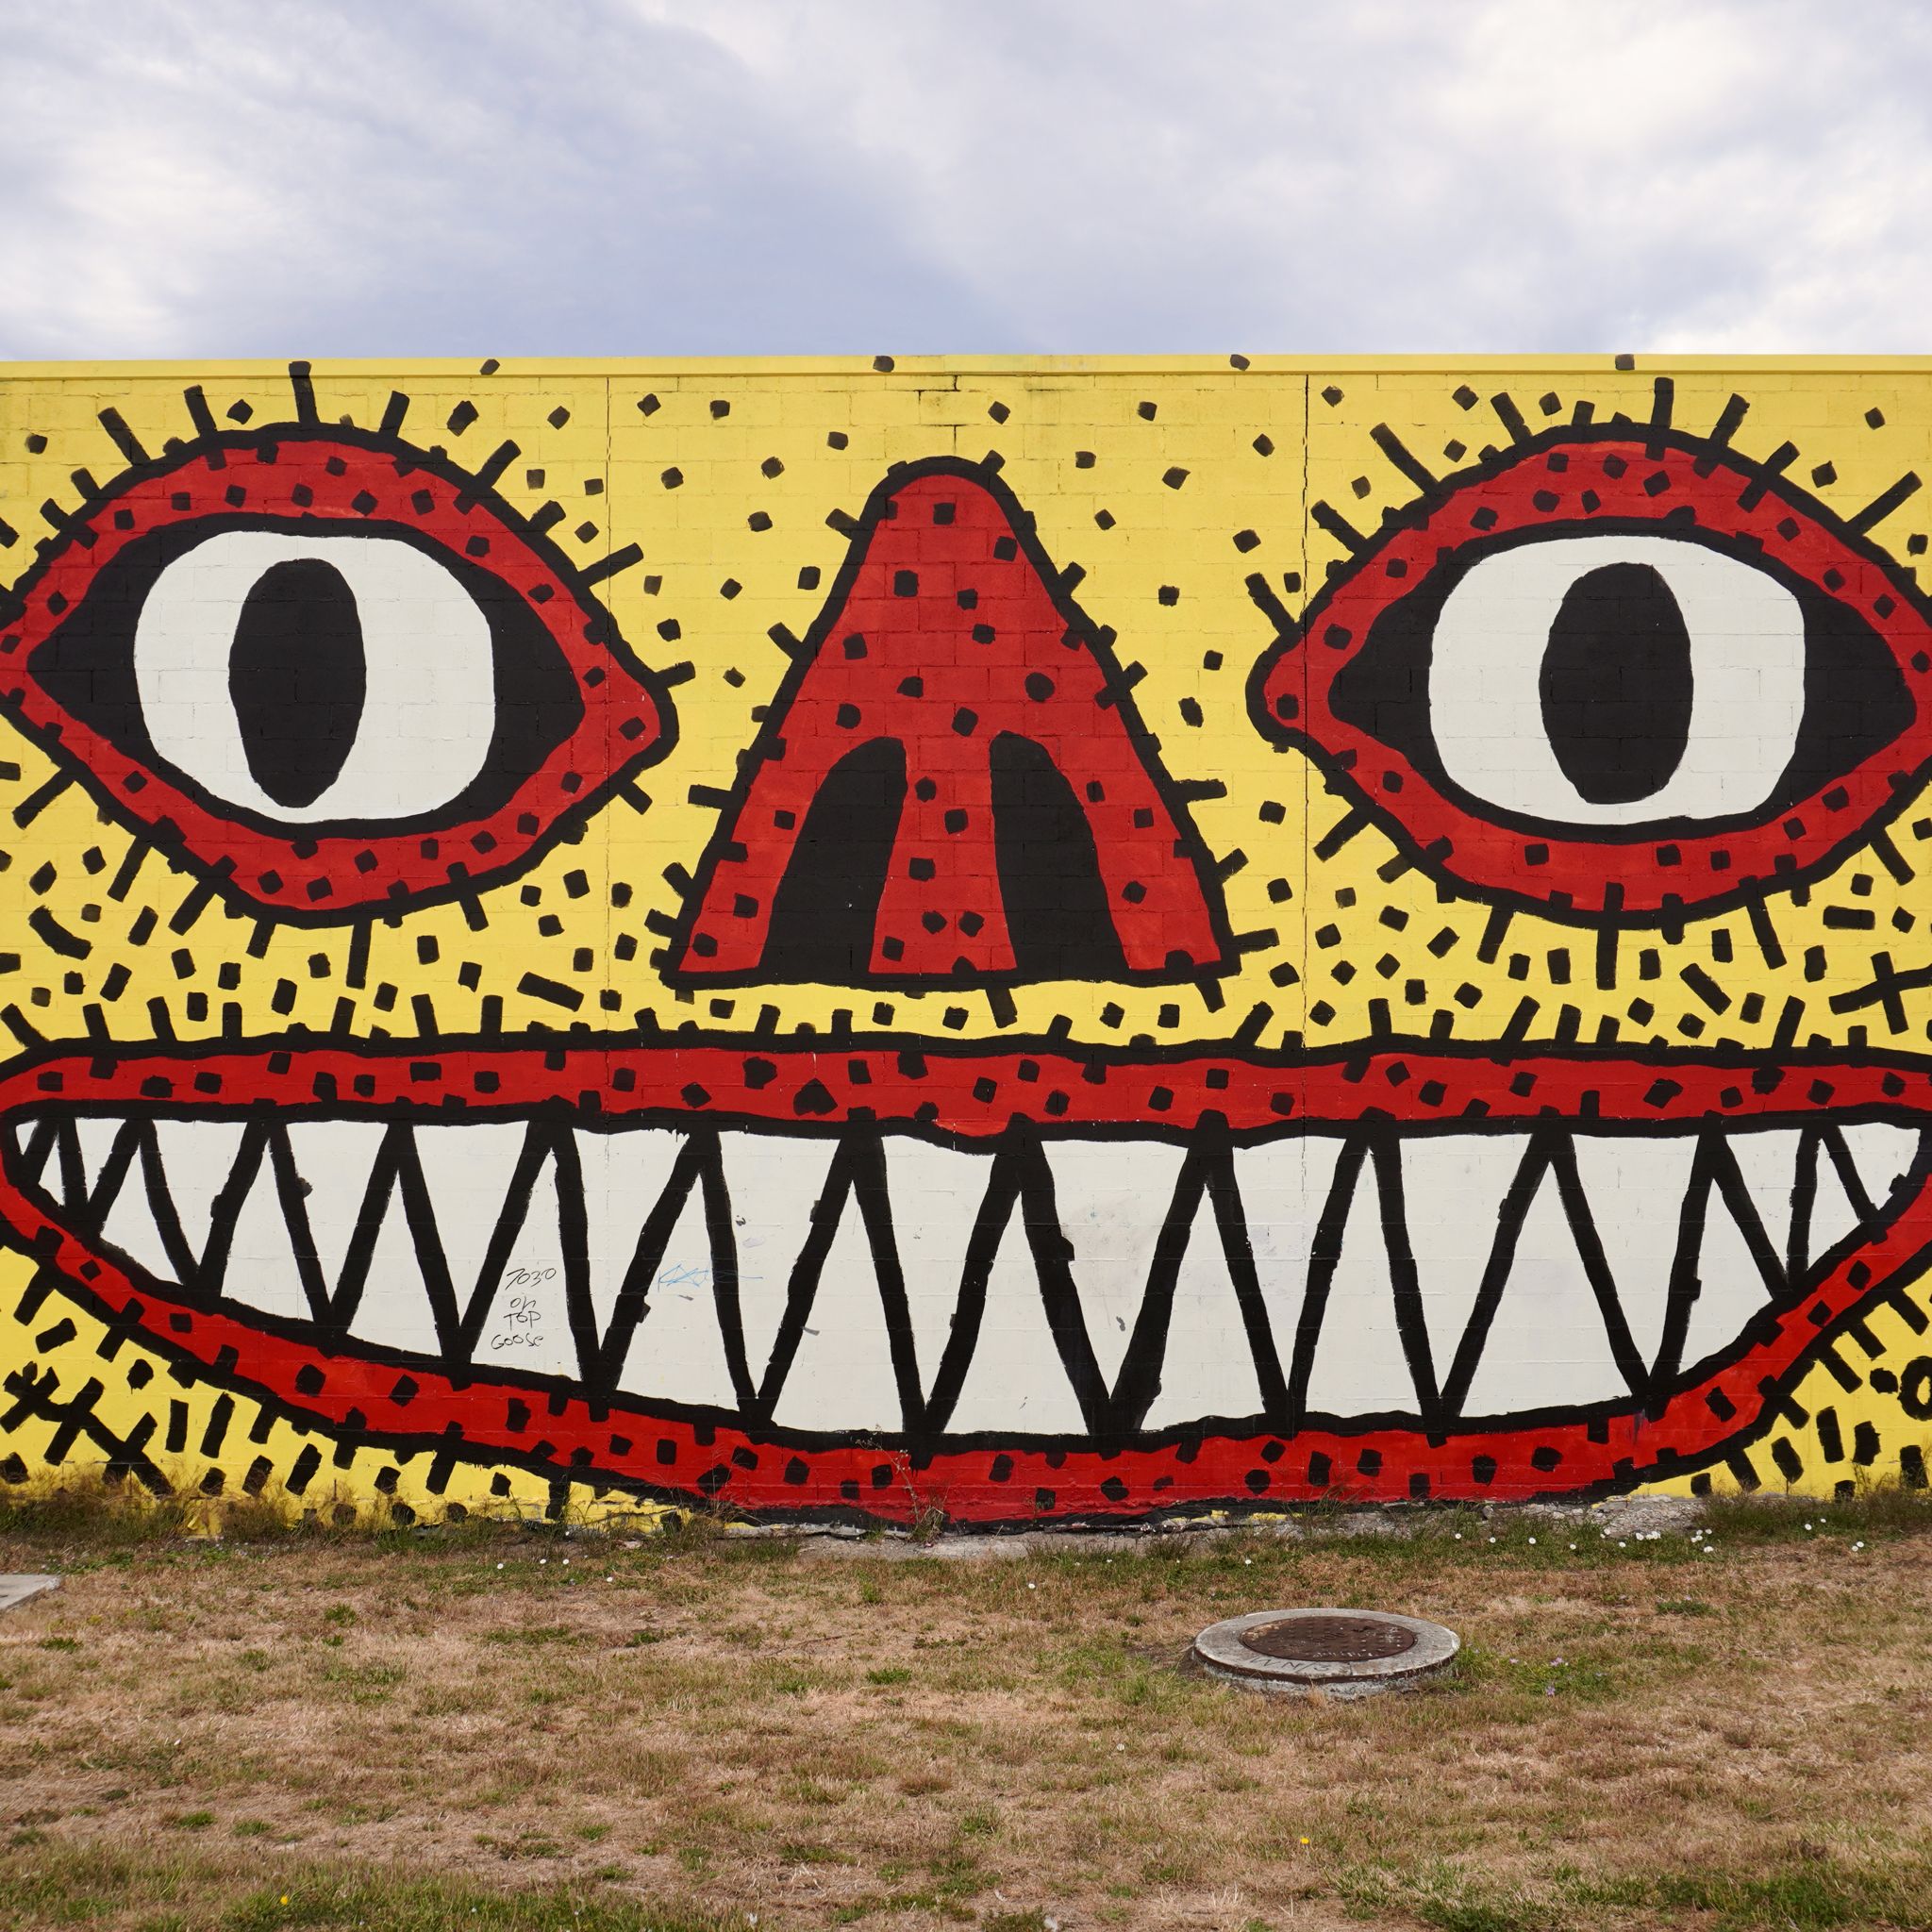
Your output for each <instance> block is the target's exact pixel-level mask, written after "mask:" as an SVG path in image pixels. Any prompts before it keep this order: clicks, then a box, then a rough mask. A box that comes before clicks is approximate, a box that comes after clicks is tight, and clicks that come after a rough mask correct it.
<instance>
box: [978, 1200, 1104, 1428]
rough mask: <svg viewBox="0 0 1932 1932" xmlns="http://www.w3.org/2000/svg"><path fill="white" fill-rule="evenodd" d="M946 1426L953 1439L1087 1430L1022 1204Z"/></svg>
mask: <svg viewBox="0 0 1932 1932" xmlns="http://www.w3.org/2000/svg"><path fill="white" fill-rule="evenodd" d="M945 1428H946V1433H947V1434H948V1435H953V1436H966V1435H973V1434H975V1433H978V1432H980V1431H991V1432H998V1433H1004V1434H1008V1435H1010V1434H1023V1435H1028V1436H1069V1435H1084V1434H1085V1433H1086V1430H1087V1424H1086V1423H1085V1421H1084V1420H1083V1419H1082V1417H1081V1414H1080V1405H1079V1403H1078V1402H1077V1401H1076V1400H1075V1399H1074V1391H1073V1386H1072V1385H1071V1384H1070V1383H1069V1382H1068V1380H1067V1375H1066V1371H1065V1369H1064V1368H1063V1367H1062V1366H1061V1364H1060V1357H1059V1349H1058V1346H1057V1344H1056V1343H1055V1341H1054V1339H1053V1330H1052V1329H1051V1327H1050V1326H1049V1325H1048V1324H1047V1319H1046V1305H1045V1302H1044V1301H1043V1300H1042V1299H1041V1292H1040V1277H1039V1274H1037V1273H1036V1271H1035V1268H1034V1263H1033V1251H1032V1245H1031V1243H1030V1241H1028V1239H1027V1235H1026V1228H1025V1224H1024V1211H1023V1209H1022V1208H1021V1206H1020V1204H1018V1203H1017V1202H1016V1203H1015V1204H1014V1208H1013V1211H1012V1213H1011V1215H1010V1216H1009V1217H1008V1221H1007V1224H1006V1228H1005V1231H1004V1232H1003V1234H1002V1235H1001V1237H1000V1244H999V1248H998V1251H997V1253H996V1254H995V1256H994V1257H993V1264H992V1268H991V1273H990V1274H989V1275H988V1277H987V1284H986V1309H985V1312H984V1313H983V1314H982V1316H981V1317H980V1323H979V1340H978V1342H977V1343H976V1345H975V1346H974V1351H973V1360H972V1363H971V1365H970V1366H969V1367H968V1368H967V1371H966V1379H965V1381H964V1383H963V1385H962V1386H961V1388H960V1390H959V1399H958V1402H957V1403H956V1404H955V1405H954V1407H953V1413H952V1416H951V1418H950V1419H949V1420H948V1421H947V1423H946V1424H945Z"/></svg>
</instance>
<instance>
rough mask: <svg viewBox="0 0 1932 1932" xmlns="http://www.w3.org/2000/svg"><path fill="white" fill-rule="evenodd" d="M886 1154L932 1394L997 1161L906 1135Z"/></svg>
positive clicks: (911, 1310)
mask: <svg viewBox="0 0 1932 1932" xmlns="http://www.w3.org/2000/svg"><path fill="white" fill-rule="evenodd" d="M885 1149H886V1191H887V1193H888V1194H889V1195H890V1196H891V1208H892V1234H893V1240H894V1241H895V1243H896V1244H897V1247H898V1251H899V1272H900V1274H901V1275H902V1276H903V1278H904V1280H905V1283H906V1310H907V1314H908V1317H909V1318H910V1320H911V1324H912V1346H913V1353H914V1355H915V1356H916V1357H918V1361H919V1375H920V1387H921V1389H922V1390H923V1391H924V1392H925V1393H926V1394H928V1395H930V1394H931V1392H932V1383H933V1377H934V1376H935V1375H936V1374H938V1373H939V1366H940V1362H941V1358H942V1357H944V1355H945V1350H946V1343H947V1341H949V1340H950V1339H951V1337H952V1333H953V1323H954V1318H955V1316H956V1315H957V1314H958V1307H959V1282H960V1279H961V1277H962V1275H963V1274H964V1273H965V1268H966V1250H967V1248H968V1246H969V1245H970V1243H971V1242H972V1240H973V1230H974V1226H975V1225H976V1224H977V1223H978V1219H979V1208H980V1204H981V1203H982V1202H983V1201H984V1200H985V1199H986V1191H987V1187H988V1184H989V1183H990V1182H991V1178H992V1156H991V1152H971V1151H963V1152H962V1151H960V1150H958V1149H955V1148H951V1147H935V1146H932V1145H931V1144H929V1143H928V1142H926V1141H913V1140H908V1139H906V1138H904V1137H900V1136H894V1137H892V1138H890V1139H888V1140H887V1141H886V1143H885Z"/></svg>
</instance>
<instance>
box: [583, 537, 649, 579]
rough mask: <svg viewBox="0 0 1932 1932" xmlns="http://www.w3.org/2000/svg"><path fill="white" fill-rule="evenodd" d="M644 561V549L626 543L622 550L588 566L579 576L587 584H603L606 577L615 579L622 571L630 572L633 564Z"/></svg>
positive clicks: (615, 551) (613, 552)
mask: <svg viewBox="0 0 1932 1932" xmlns="http://www.w3.org/2000/svg"><path fill="white" fill-rule="evenodd" d="M643 560H644V553H643V551H642V549H641V547H640V546H639V545H637V544H635V543H626V544H625V546H624V548H623V549H622V550H613V551H612V552H611V553H610V555H609V556H608V557H605V558H599V559H598V560H597V561H596V562H595V563H592V564H587V565H586V566H585V567H584V569H583V570H581V571H580V572H579V573H578V575H579V576H580V577H581V578H582V579H583V581H584V582H585V583H587V584H601V583H602V582H603V581H604V579H605V578H606V577H614V576H615V575H617V573H618V572H619V571H621V570H628V569H630V567H631V566H632V565H633V564H636V563H641V562H643Z"/></svg>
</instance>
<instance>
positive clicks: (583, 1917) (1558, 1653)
mask: <svg viewBox="0 0 1932 1932" xmlns="http://www.w3.org/2000/svg"><path fill="white" fill-rule="evenodd" d="M1712 1520H1713V1522H1714V1524H1715V1529H1714V1531H1713V1533H1712V1536H1711V1539H1710V1541H1712V1543H1713V1544H1714V1549H1713V1551H1712V1553H1710V1554H1704V1553H1702V1549H1701V1545H1700V1544H1697V1543H1693V1542H1692V1541H1690V1540H1689V1539H1688V1538H1687V1537H1686V1536H1684V1535H1682V1534H1677V1533H1672V1534H1667V1535H1665V1536H1664V1537H1663V1538H1662V1539H1661V1540H1659V1541H1629V1542H1628V1544H1627V1546H1626V1547H1623V1548H1619V1547H1617V1546H1616V1545H1615V1544H1614V1542H1613V1541H1606V1540H1605V1539H1603V1538H1602V1537H1600V1536H1599V1535H1598V1533H1597V1532H1596V1531H1595V1530H1594V1529H1582V1528H1579V1527H1577V1526H1575V1525H1574V1524H1554V1523H1552V1522H1551V1521H1550V1520H1549V1519H1547V1518H1541V1519H1539V1518H1535V1517H1524V1516H1515V1517H1511V1518H1508V1519H1503V1518H1498V1520H1497V1521H1496V1522H1494V1523H1491V1524H1484V1523H1483V1522H1481V1520H1480V1519H1478V1518H1476V1517H1474V1516H1473V1515H1463V1514H1435V1515H1429V1516H1427V1517H1425V1518H1424V1519H1422V1523H1421V1526H1420V1528H1419V1530H1418V1532H1417V1533H1416V1534H1415V1535H1413V1536H1411V1537H1407V1538H1402V1539H1397V1538H1388V1537H1377V1538H1344V1537H1341V1536H1337V1535H1333V1534H1329V1533H1326V1532H1325V1531H1324V1530H1323V1529H1322V1528H1321V1527H1320V1523H1319V1519H1307V1520H1305V1524H1304V1528H1305V1530H1307V1531H1308V1532H1309V1533H1307V1534H1305V1535H1304V1536H1303V1538H1302V1539H1301V1540H1300V1541H1280V1540H1278V1539H1272V1538H1264V1537H1260V1536H1255V1537H1252V1538H1247V1539H1241V1540H1234V1541H1222V1542H1218V1543H1214V1544H1208V1543H1206V1542H1205V1541H1204V1540H1202V1539H1199V1538H1193V1539H1174V1540H1163V1541H1158V1542H1156V1543H1154V1544H1152V1545H1151V1547H1150V1548H1149V1549H1148V1550H1147V1552H1146V1553H1144V1554H1123V1553H1103V1552H1098V1551H1096V1552H1093V1553H1091V1554H1089V1553H1074V1554H1063V1553H1058V1552H1057V1553H1054V1554H1048V1555H1035V1556H1029V1557H1024V1558H1019V1559H1004V1560H986V1559H980V1560H972V1561H968V1560H941V1559H939V1558H936V1557H931V1556H928V1555H920V1554H915V1555H912V1556H910V1557H904V1556H903V1555H902V1556H901V1557H899V1559H896V1560H888V1559H885V1558H883V1557H877V1556H875V1555H874V1556H867V1557H858V1558H857V1559H853V1558H850V1557H846V1558H843V1559H839V1560H827V1559H825V1558H824V1557H823V1556H812V1555H807V1554H802V1553H801V1552H800V1551H799V1550H798V1548H797V1547H796V1546H794V1545H791V1544H785V1543H775V1542H769V1541H736V1540H729V1541H727V1540H723V1539H720V1538H718V1537H717V1536H715V1535H702V1534H699V1533H697V1532H694V1531H693V1532H686V1533H681V1534H679V1535H675V1536H670V1537H664V1538H658V1539H654V1540H650V1541H643V1542H641V1543H640V1544H638V1545H637V1546H636V1547H625V1546H624V1545H623V1544H621V1543H620V1542H618V1541H613V1540H610V1539H608V1538H604V1537H598V1536H591V1535H573V1536H569V1537H565V1536H564V1535H562V1534H560V1533H558V1532H556V1531H547V1532H541V1533H539V1532H530V1531H512V1530H500V1529H499V1530H489V1529H484V1528H481V1527H477V1526H475V1525H471V1526H467V1527H464V1528H459V1529H454V1530H448V1531H443V1532H437V1533H433V1534H400V1533H398V1534H391V1535H387V1536H380V1535H378V1536H372V1535H369V1534H366V1533H363V1534H355V1535H351V1534H337V1533H333V1532H321V1531H314V1530H311V1531H309V1532H308V1533H297V1534H284V1535H281V1536H266V1537H263V1538H261V1539H260V1540H256V1541H237V1540H233V1539H232V1538H231V1539H230V1540H229V1541H222V1542H207V1541H202V1542H191V1541H183V1540H182V1539H181V1538H179V1537H178V1536H177V1535H174V1534H172V1533H166V1532H167V1529H168V1526H167V1525H165V1524H155V1523H152V1522H150V1523H145V1524H143V1523H140V1522H130V1521H128V1520H126V1519H125V1518H124V1517H121V1516H117V1515H116V1514H114V1513H113V1512H101V1511H99V1510H93V1511H89V1510H77V1509H74V1508H72V1507H68V1508H62V1507H58V1506H57V1507H53V1508H51V1509H48V1508H45V1507H42V1508H40V1509H34V1508H28V1507H14V1508H13V1510H12V1511H11V1513H10V1515H8V1516H7V1517H5V1518H4V1519H0V1569H6V1570H38V1569H54V1570H58V1571H61V1572H64V1573H65V1574H66V1575H67V1579H68V1580H67V1583H66V1586H65V1588H64V1589H63V1590H62V1591H59V1592H58V1594H57V1595H56V1596H54V1597H52V1598H48V1599H43V1600H42V1601H41V1602H39V1603H37V1604H34V1605H32V1606H30V1607H25V1608H23V1609H20V1610H17V1611H14V1612H11V1613H9V1614H8V1616H7V1617H6V1618H5V1619H4V1620H0V1925H5V1926H8V1927H13V1926H19V1927H26V1926H36V1927H38V1926H42V1925H68V1924H86V1925H90V1926H99V1927H116V1928H120V1927H126V1928H136V1927H140V1928H147V1932H160V1928H164V1927H183V1928H197V1932H198V1928H201V1927H215V1926H234V1927H244V1928H255V1927H278V1926H347V1925H358V1924H361V1925H369V1926H372V1927H384V1928H429V1927H442V1926H449V1927H472V1928H479V1932H481V1928H502V1932H508V1928H512V1927H514V1928H527V1932H541V1928H551V1927H574V1928H579V1932H621V1928H632V1932H642V1928H663V1932H698V1928H706V1932H711V1928H717V1927H724V1926H732V1927H746V1926H748V1925H750V1924H752V1923H754V1921H755V1923H756V1924H757V1925H758V1927H759V1928H760V1932H784V1928H791V1927H797V1928H810V1927H822V1926H836V1925H847V1924H852V1925H863V1926H867V1927H871V1928H874V1932H891V1928H900V1927H926V1926H940V1925H947V1924H976V1925H979V1926H981V1927H985V1928H989V1932H1045V1928H1048V1927H1052V1926H1055V1925H1058V1926H1061V1927H1066V1928H1075V1927H1086V1926H1103V1925H1113V1926H1122V1927H1127V1928H1150V1932H1152V1928H1160V1932H1172V1928H1183V1927H1202V1928H1209V1927H1212V1928H1217V1932H1222V1928H1224V1932H1258V1928H1262V1927H1269V1928H1283V1932H1286V1928H1291V1927H1324V1926H1338V1925H1347V1924H1362V1923H1365V1922H1366V1923H1370V1924H1390V1925H1405V1926H1407V1925H1417V1924H1422V1925H1430V1926H1437V1927H1441V1928H1445V1932H1530V1928H1534V1927H1553V1928H1554V1927H1569V1926H1605V1927H1610V1926H1618V1927H1622V1926H1666V1925H1696V1926H1700V1927H1710V1928H1722V1927H1733V1926H1736V1927H1744V1926H1767V1927H1770V1926H1776V1927H1783V1926H1805V1927H1810V1926H1829V1925H1896V1926H1927V1925H1932V1736H1928V1713H1932V1642H1928V1635H1927V1623H1928V1603H1932V1508H1928V1507H1926V1506H1925V1505H1924V1503H1922V1502H1919V1501H1917V1500H1915V1499H1910V1498H1903V1497H1890V1498H1887V1497H1884V1496H1879V1497H1875V1498H1873V1499H1870V1500H1868V1501H1867V1502H1865V1503H1863V1504H1840V1505H1836V1506H1829V1507H1825V1508H1824V1510H1823V1512H1822V1514H1821V1515H1817V1516H1812V1517H1807V1516H1806V1515H1805V1513H1804V1511H1803V1510H1802V1509H1794V1508H1792V1507H1790V1506H1785V1505H1776V1506H1759V1507H1731V1508H1728V1509H1725V1508H1721V1509H1720V1510H1719V1511H1718V1513H1717V1514H1716V1515H1715V1517H1714V1518H1713V1519H1712ZM1807 1522H1808V1523H1809V1524H1811V1525H1812V1526H1811V1527H1810V1528H1808V1529H1807V1528H1806V1527H1804V1526H1803V1525H1804V1524H1806V1523H1807ZM1311 1525H1312V1526H1311ZM1491 1537H1494V1538H1495V1539H1496V1540H1495V1541H1493V1542H1492V1541H1491ZM1532 1538H1533V1539H1534V1541H1531V1539H1532ZM1458 1539H1459V1540H1458ZM1573 1543H1574V1544H1575V1545H1577V1547H1576V1548H1574V1550H1573V1549H1572V1548H1571V1547H1570V1546H1571V1545H1572V1544H1573ZM1860 1543H1862V1545H1863V1547H1858V1545H1859V1544H1860ZM1292 1603H1332V1604H1341V1605H1376V1606H1380V1607H1386V1608H1391V1609H1399V1610H1407V1611H1412V1612H1416V1613H1419V1614H1423V1615H1427V1616H1432V1617H1438V1618H1441V1619H1442V1620H1444V1621H1446V1622H1448V1623H1450V1624H1454V1625H1455V1626H1456V1627H1457V1629H1459V1630H1460V1631H1461V1632H1462V1633H1463V1636H1464V1640H1465V1642H1466V1645H1467V1648H1466V1650H1465V1652H1464V1654H1463V1659H1462V1662H1461V1665H1460V1667H1459V1668H1458V1670H1457V1674H1456V1675H1455V1677H1454V1678H1453V1680H1452V1681H1450V1682H1448V1683H1447V1684H1445V1685H1443V1686H1442V1687H1441V1688H1439V1689H1435V1690H1431V1691H1424V1692H1419V1693H1416V1694H1413V1695H1409V1696H1404V1697H1385V1698H1381V1699H1376V1700H1374V1701H1372V1702H1368V1703H1358V1704H1350V1705H1330V1704H1325V1703H1320V1702H1304V1701H1301V1700H1299V1699H1279V1698H1262V1697H1257V1696H1253V1695H1247V1694H1243V1693H1241V1692H1239V1691H1233V1690H1230V1689H1227V1688H1225V1687H1224V1686H1222V1685H1220V1684H1218V1683H1216V1682H1213V1681H1210V1680H1207V1679H1204V1678H1201V1677H1199V1676H1197V1675H1193V1674H1190V1673H1189V1672H1188V1671H1187V1670H1186V1669H1184V1668H1183V1667H1182V1661H1181V1660H1182V1658H1183V1657H1184V1655H1185V1652H1186V1647H1187V1644H1188V1641H1189V1639H1190V1638H1191V1635H1192V1633H1193V1632H1194V1631H1195V1630H1196V1629H1197V1628H1198V1627H1199V1626H1200V1625H1201V1624H1205V1623H1207V1622H1208V1621H1210V1620H1212V1619H1213V1618H1215V1617H1218V1616H1223V1615H1229V1614H1232V1613H1234V1612H1236V1611H1239V1610H1242V1609H1248V1608H1256V1607H1268V1606H1271V1605H1275V1604H1292Z"/></svg>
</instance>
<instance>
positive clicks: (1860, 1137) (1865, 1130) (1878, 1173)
mask: <svg viewBox="0 0 1932 1932" xmlns="http://www.w3.org/2000/svg"><path fill="white" fill-rule="evenodd" d="M1839 1132H1840V1134H1841V1135H1842V1136H1843V1138H1844V1143H1845V1147H1846V1150H1847V1151H1848V1152H1849V1153H1850V1155H1851V1157H1852V1165H1853V1166H1854V1167H1856V1168H1857V1171H1858V1178H1859V1179H1860V1180H1861V1181H1863V1182H1864V1183H1865V1192H1866V1193H1867V1194H1868V1195H1869V1196H1870V1197H1871V1200H1872V1205H1873V1207H1874V1208H1877V1209H1878V1210H1879V1212H1880V1213H1881V1214H1882V1213H1883V1212H1884V1210H1885V1206H1886V1203H1887V1202H1888V1201H1890V1199H1891V1197H1892V1195H1893V1193H1894V1192H1896V1191H1897V1189H1898V1185H1899V1183H1900V1182H1901V1181H1902V1180H1904V1178H1905V1177H1906V1174H1907V1170H1908V1169H1909V1168H1910V1167H1911V1165H1912V1163H1913V1162H1914V1161H1915V1160H1916V1159H1918V1158H1919V1130H1918V1128H1916V1127H1894V1126H1888V1125H1887V1124H1885V1123H1884V1122H1883V1121H1864V1122H1860V1123H1859V1124H1857V1125H1854V1126H1849V1127H1840V1129H1839Z"/></svg>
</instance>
